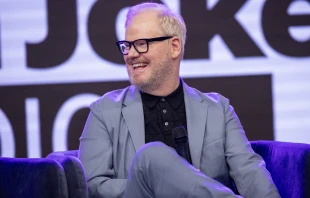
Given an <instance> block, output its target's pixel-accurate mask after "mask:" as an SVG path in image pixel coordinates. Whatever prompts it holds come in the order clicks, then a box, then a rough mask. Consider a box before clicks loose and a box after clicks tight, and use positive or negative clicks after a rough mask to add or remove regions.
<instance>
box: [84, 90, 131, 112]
mask: <svg viewBox="0 0 310 198" xmlns="http://www.w3.org/2000/svg"><path fill="white" fill-rule="evenodd" d="M129 88H130V86H129V87H126V88H123V89H117V90H113V91H110V92H107V93H105V94H104V95H103V96H101V97H100V98H99V99H98V100H96V101H94V102H93V103H92V104H91V105H90V106H91V107H92V106H95V105H96V106H100V107H104V108H105V109H107V108H113V107H117V106H119V105H122V103H123V100H124V98H125V96H126V94H127V92H128V89H129Z"/></svg>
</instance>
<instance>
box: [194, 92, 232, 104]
mask: <svg viewBox="0 0 310 198" xmlns="http://www.w3.org/2000/svg"><path fill="white" fill-rule="evenodd" d="M193 89H194V91H195V92H196V94H198V95H199V96H200V97H201V98H202V100H204V102H206V103H207V104H208V105H210V106H213V105H215V106H226V105H227V104H229V100H228V99H227V98H226V97H225V96H223V95H221V94H220V93H216V92H208V93H203V92H201V91H199V90H197V89H195V88H193Z"/></svg>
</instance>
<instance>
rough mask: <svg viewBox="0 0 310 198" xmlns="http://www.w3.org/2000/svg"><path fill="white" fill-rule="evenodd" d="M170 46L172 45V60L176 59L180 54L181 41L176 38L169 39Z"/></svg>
mask: <svg viewBox="0 0 310 198" xmlns="http://www.w3.org/2000/svg"><path fill="white" fill-rule="evenodd" d="M171 45H172V54H171V56H172V58H177V57H179V56H180V54H181V49H182V44H181V39H180V38H179V37H177V36H174V37H172V38H171Z"/></svg>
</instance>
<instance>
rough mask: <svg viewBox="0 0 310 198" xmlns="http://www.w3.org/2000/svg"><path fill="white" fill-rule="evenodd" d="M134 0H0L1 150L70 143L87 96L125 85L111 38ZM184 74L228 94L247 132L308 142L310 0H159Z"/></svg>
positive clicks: (44, 150) (10, 153) (42, 152)
mask: <svg viewBox="0 0 310 198" xmlns="http://www.w3.org/2000/svg"><path fill="white" fill-rule="evenodd" d="M139 2H141V1H139V0H126V1H125V0H114V1H111V0H98V1H96V0H66V1H62V0H46V1H42V0H28V1H24V0H10V1H9V0H0V156H7V157H45V156H46V155H47V154H48V153H50V152H52V151H59V150H68V149H77V148H78V145H79V137H80V135H81V132H82V130H83V126H84V123H85V120H86V118H87V115H88V113H89V109H88V107H89V104H90V103H91V102H93V101H95V100H96V99H98V98H99V97H100V96H101V95H103V94H104V93H106V92H107V91H110V90H113V89H118V88H122V87H125V86H127V85H129V83H128V81H127V72H126V69H125V65H124V61H123V59H122V56H121V55H120V53H119V51H118V49H117V47H116V45H115V41H117V40H121V39H124V27H123V26H124V21H125V16H126V12H127V10H128V6H131V5H134V4H136V3H139ZM157 2H160V3H164V4H166V5H167V6H169V7H170V8H171V9H172V10H173V11H175V12H178V13H180V14H181V15H182V16H183V17H184V20H185V22H186V24H187V29H188V35H187V36H188V37H187V43H186V47H185V48H186V50H185V57H184V60H183V62H182V64H181V77H182V78H183V79H184V80H185V81H186V82H187V83H188V84H189V85H191V86H194V87H196V88H198V89H200V90H201V91H206V92H211V91H212V92H219V93H221V94H222V95H224V96H226V97H228V98H229V99H230V102H231V104H232V105H233V106H234V108H235V110H236V112H237V114H238V116H239V118H240V120H241V122H242V124H243V126H244V128H245V131H246V133H247V136H248V138H249V139H250V140H258V139H269V140H279V141H290V142H304V143H310V1H309V0H295V1H293V0H268V1H264V0H234V1H229V0H221V1H218V0H193V1H189V0H165V1H163V0H162V1H157Z"/></svg>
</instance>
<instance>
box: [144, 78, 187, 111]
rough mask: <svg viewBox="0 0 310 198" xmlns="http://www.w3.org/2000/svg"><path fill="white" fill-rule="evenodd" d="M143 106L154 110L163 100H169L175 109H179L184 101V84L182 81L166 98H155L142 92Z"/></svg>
mask: <svg viewBox="0 0 310 198" xmlns="http://www.w3.org/2000/svg"><path fill="white" fill-rule="evenodd" d="M140 93H141V97H142V101H143V104H145V105H146V106H147V107H149V108H150V109H152V108H154V107H155V105H156V104H157V103H158V101H159V100H160V99H162V98H164V99H165V100H167V101H168V102H169V104H170V105H171V106H172V108H173V109H178V108H179V106H180V105H181V104H182V102H183V100H184V94H183V84H182V80H180V84H179V86H178V88H177V89H176V90H174V91H173V92H172V93H171V94H169V95H168V96H165V97H161V96H153V95H151V94H148V93H144V92H140Z"/></svg>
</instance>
